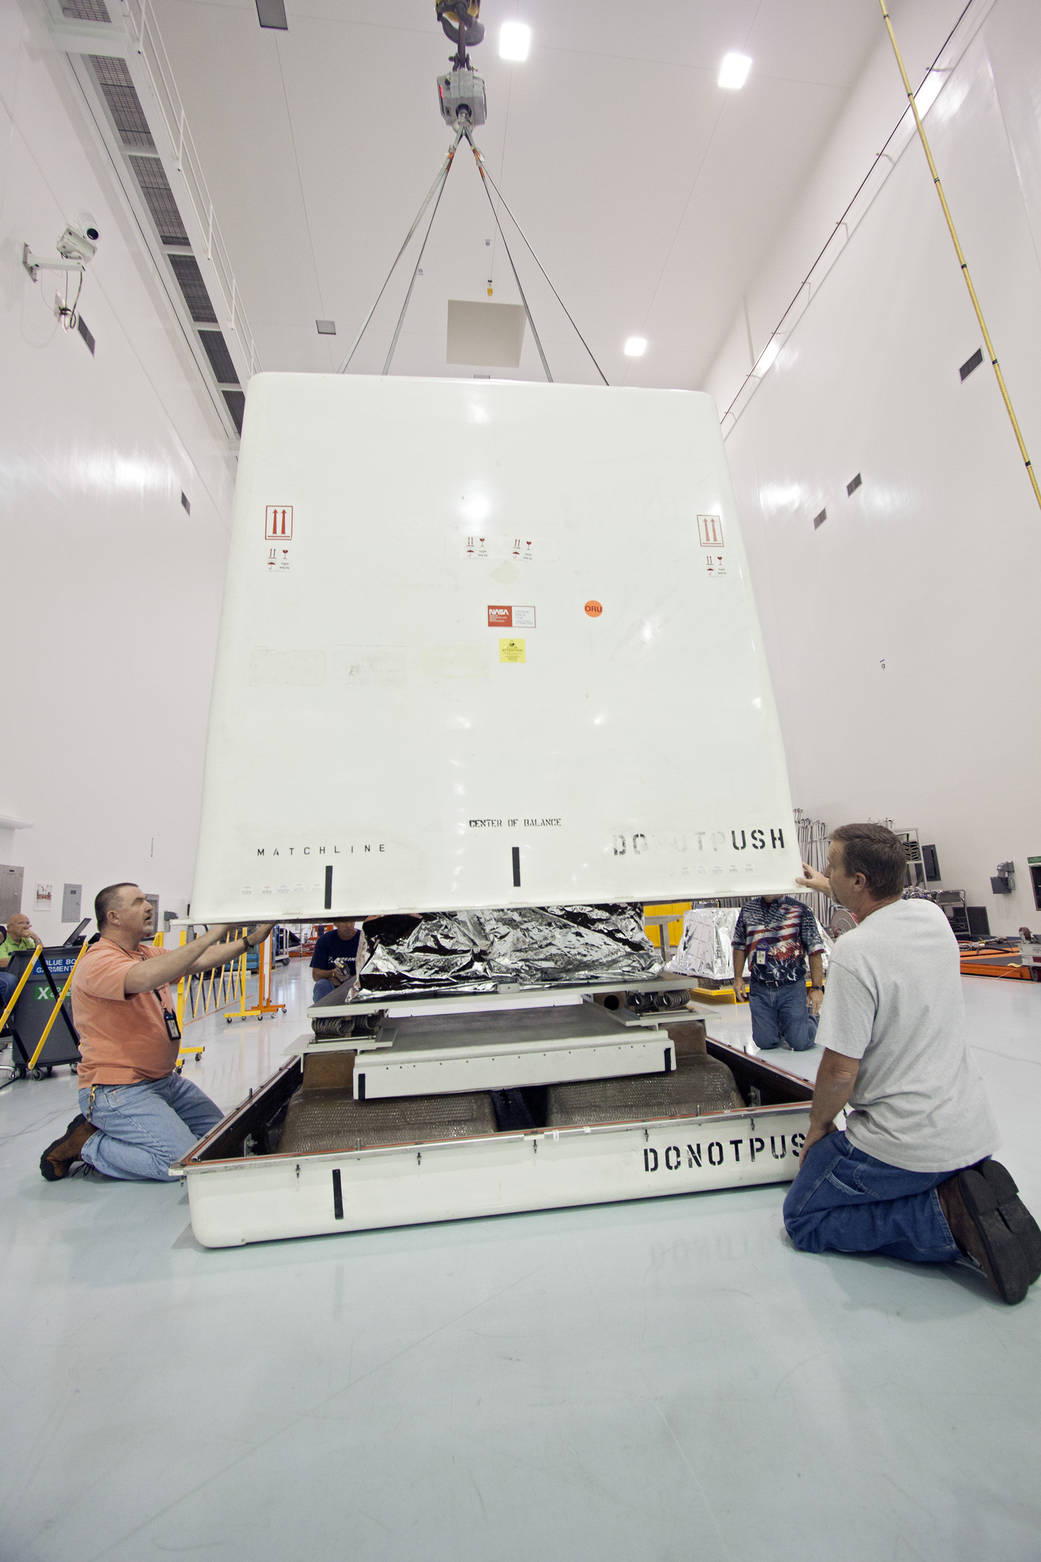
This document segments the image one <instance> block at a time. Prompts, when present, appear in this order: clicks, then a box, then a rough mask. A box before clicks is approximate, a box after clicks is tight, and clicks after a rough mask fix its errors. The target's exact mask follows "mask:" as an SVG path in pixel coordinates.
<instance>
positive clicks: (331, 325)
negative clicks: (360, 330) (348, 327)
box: [315, 320, 336, 336]
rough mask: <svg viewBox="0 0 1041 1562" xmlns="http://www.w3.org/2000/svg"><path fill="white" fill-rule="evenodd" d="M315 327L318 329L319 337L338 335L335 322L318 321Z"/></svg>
mask: <svg viewBox="0 0 1041 1562" xmlns="http://www.w3.org/2000/svg"><path fill="white" fill-rule="evenodd" d="M315 325H316V326H317V327H318V335H319V336H335V335H336V321H335V320H316V321H315Z"/></svg>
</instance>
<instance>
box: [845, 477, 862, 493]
mask: <svg viewBox="0 0 1041 1562" xmlns="http://www.w3.org/2000/svg"><path fill="white" fill-rule="evenodd" d="M863 481H864V479H863V478H862V477H861V475H860V473H859V472H858V473H857V475H856V477H851V478H850V480H849V482H848V483H847V484H846V493H847V494H849V495H852V494H855V493H856V491H857V489H858V488H859V487H860V485H861V483H862V482H863Z"/></svg>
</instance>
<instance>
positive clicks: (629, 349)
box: [622, 336, 647, 358]
mask: <svg viewBox="0 0 1041 1562" xmlns="http://www.w3.org/2000/svg"><path fill="white" fill-rule="evenodd" d="M622 351H623V352H624V354H625V356H626V357H627V358H642V357H643V355H644V353H645V352H646V351H647V338H646V337H645V336H627V337H626V339H625V346H624V347H623V348H622Z"/></svg>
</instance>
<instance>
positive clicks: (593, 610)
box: [586, 599, 604, 618]
mask: <svg viewBox="0 0 1041 1562" xmlns="http://www.w3.org/2000/svg"><path fill="white" fill-rule="evenodd" d="M603 611H604V604H603V603H602V602H597V601H595V600H593V599H591V600H590V601H588V602H587V603H586V612H587V613H588V614H589V617H590V618H599V617H600V614H601V613H602V612H603Z"/></svg>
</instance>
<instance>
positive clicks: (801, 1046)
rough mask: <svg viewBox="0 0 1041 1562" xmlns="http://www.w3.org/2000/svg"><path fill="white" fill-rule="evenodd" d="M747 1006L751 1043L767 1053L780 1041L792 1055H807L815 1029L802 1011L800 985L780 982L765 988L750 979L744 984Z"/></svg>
mask: <svg viewBox="0 0 1041 1562" xmlns="http://www.w3.org/2000/svg"><path fill="white" fill-rule="evenodd" d="M748 1002H749V1004H750V1005H751V1008H752V1040H753V1041H754V1042H755V1044H756V1046H757V1047H762V1048H763V1050H764V1051H766V1052H769V1051H770V1049H771V1048H772V1047H779V1046H780V1045H781V1041H782V1039H783V1040H784V1041H786V1042H787V1043H788V1045H789V1047H791V1049H792V1051H793V1052H808V1051H809V1050H810V1048H811V1047H812V1046H813V1043H814V1037H815V1036H816V1034H817V1026H816V1024H815V1023H811V1020H810V1011H809V1009H808V1008H807V1007H806V987H805V984H804V983H803V982H784V983H783V984H782V985H781V986H780V987H767V985H766V983H765V982H757V981H756V979H755V977H752V978H751V980H750V981H749V983H748Z"/></svg>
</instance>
